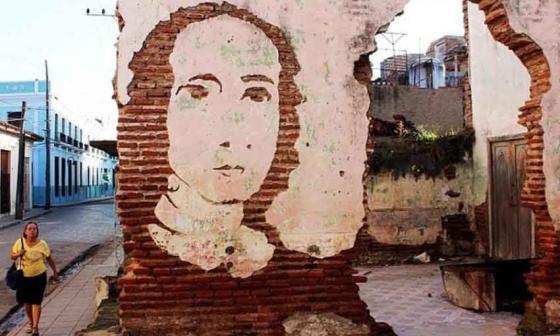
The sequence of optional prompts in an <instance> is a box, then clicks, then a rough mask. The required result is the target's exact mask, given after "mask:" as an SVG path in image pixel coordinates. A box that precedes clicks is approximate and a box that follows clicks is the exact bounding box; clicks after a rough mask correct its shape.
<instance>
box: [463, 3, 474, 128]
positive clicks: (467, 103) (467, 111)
mask: <svg viewBox="0 0 560 336" xmlns="http://www.w3.org/2000/svg"><path fill="white" fill-rule="evenodd" d="M468 6H469V0H463V25H464V27H465V40H466V42H467V51H466V53H467V57H466V58H465V62H466V66H463V65H462V66H461V68H462V69H463V71H464V73H465V77H464V80H463V118H464V128H472V127H473V120H472V94H471V81H470V74H469V68H470V66H469V11H468Z"/></svg>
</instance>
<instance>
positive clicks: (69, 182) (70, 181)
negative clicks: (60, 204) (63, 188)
mask: <svg viewBox="0 0 560 336" xmlns="http://www.w3.org/2000/svg"><path fill="white" fill-rule="evenodd" d="M71 195H72V161H70V160H68V196H71Z"/></svg>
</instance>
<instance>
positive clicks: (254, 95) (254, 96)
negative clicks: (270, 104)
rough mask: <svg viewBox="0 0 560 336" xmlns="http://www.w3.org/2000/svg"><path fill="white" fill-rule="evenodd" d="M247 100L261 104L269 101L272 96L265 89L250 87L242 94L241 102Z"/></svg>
mask: <svg viewBox="0 0 560 336" xmlns="http://www.w3.org/2000/svg"><path fill="white" fill-rule="evenodd" d="M245 98H249V99H251V100H252V101H254V102H256V103H262V102H264V101H270V99H272V95H271V94H270V92H268V90H267V89H266V88H263V87H250V88H248V89H247V90H245V92H244V93H243V96H242V97H241V100H243V99H245Z"/></svg>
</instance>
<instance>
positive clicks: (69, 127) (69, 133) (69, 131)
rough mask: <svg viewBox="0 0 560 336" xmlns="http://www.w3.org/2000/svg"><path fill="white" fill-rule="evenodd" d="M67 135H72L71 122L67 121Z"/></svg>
mask: <svg viewBox="0 0 560 336" xmlns="http://www.w3.org/2000/svg"><path fill="white" fill-rule="evenodd" d="M68 136H69V137H72V123H71V122H68Z"/></svg>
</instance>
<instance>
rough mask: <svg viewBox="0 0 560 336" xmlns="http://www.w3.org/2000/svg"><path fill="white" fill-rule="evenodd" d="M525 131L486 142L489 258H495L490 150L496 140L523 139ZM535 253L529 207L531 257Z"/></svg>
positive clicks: (533, 226)
mask: <svg viewBox="0 0 560 336" xmlns="http://www.w3.org/2000/svg"><path fill="white" fill-rule="evenodd" d="M525 134H526V133H518V134H511V135H503V136H496V137H488V138H487V140H486V142H487V149H488V153H487V154H488V171H487V173H488V188H487V189H488V196H487V197H488V218H487V221H488V249H489V251H488V252H489V253H488V254H489V256H490V258H495V256H496V253H495V251H494V234H493V230H492V229H493V225H494V223H493V220H492V219H493V208H494V207H493V202H492V201H493V200H492V191H493V190H492V185H493V182H494V181H493V178H492V177H493V174H492V163H493V161H492V159H493V152H492V145H493V144H495V143H498V142H507V141H520V140H525ZM535 253H536V246H535V213H534V212H533V210H532V209H531V258H534V257H535Z"/></svg>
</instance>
